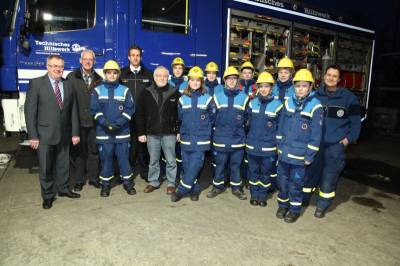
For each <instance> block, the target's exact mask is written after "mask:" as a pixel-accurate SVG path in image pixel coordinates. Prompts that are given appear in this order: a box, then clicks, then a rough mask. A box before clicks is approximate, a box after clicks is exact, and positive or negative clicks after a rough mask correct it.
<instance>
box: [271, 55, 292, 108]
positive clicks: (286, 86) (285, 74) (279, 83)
mask: <svg viewBox="0 0 400 266" xmlns="http://www.w3.org/2000/svg"><path fill="white" fill-rule="evenodd" d="M293 73H294V65H293V61H292V60H291V59H290V58H289V57H287V56H285V57H284V58H282V59H281V60H279V62H278V78H277V80H276V83H275V85H274V87H273V88H272V94H273V95H274V96H275V98H277V99H280V100H281V101H282V102H284V101H285V100H287V99H288V98H290V97H292V96H293V95H294V94H295V93H294V86H293V79H292V75H293Z"/></svg>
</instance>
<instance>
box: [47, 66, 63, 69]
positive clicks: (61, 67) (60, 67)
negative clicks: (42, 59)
mask: <svg viewBox="0 0 400 266" xmlns="http://www.w3.org/2000/svg"><path fill="white" fill-rule="evenodd" d="M47 66H48V67H50V68H59V69H64V66H59V65H47Z"/></svg>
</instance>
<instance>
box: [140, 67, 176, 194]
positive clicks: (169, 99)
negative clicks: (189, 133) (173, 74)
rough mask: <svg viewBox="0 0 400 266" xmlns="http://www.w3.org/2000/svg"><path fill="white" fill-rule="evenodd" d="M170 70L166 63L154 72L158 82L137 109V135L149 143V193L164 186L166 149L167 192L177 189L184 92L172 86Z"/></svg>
mask: <svg viewBox="0 0 400 266" xmlns="http://www.w3.org/2000/svg"><path fill="white" fill-rule="evenodd" d="M168 76H169V72H168V69H166V68H165V67H163V66H159V67H157V68H156V69H155V71H154V83H153V84H152V85H150V86H149V87H147V88H146V89H145V90H144V91H143V92H142V93H141V94H140V96H139V100H138V102H139V103H140V105H138V109H137V114H136V116H137V119H136V123H137V134H138V136H139V137H138V140H139V141H140V142H141V143H146V142H147V149H148V151H149V153H150V164H149V176H148V181H149V183H150V184H149V185H147V186H146V188H145V189H144V192H145V193H150V192H153V191H154V190H155V189H157V188H159V187H160V181H159V179H158V178H159V175H160V164H159V160H160V153H161V149H162V151H163V152H164V155H165V159H166V161H167V167H166V174H167V181H168V184H167V194H169V195H170V194H172V193H174V192H175V178H176V155H175V145H176V141H177V140H178V139H179V135H177V132H178V127H177V120H178V119H177V116H178V114H177V104H178V101H179V97H180V93H179V92H178V91H177V90H176V89H175V88H174V87H172V86H170V85H168Z"/></svg>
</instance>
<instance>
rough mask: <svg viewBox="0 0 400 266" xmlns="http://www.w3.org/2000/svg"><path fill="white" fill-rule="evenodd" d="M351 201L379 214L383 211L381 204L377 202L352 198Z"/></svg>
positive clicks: (365, 198)
mask: <svg viewBox="0 0 400 266" xmlns="http://www.w3.org/2000/svg"><path fill="white" fill-rule="evenodd" d="M351 200H352V201H353V202H355V203H357V204H359V205H362V206H365V207H371V208H372V209H373V210H374V211H376V212H381V210H384V209H385V207H383V204H382V203H381V202H379V201H377V200H374V199H371V198H367V197H352V198H351Z"/></svg>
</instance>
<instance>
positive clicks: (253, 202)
mask: <svg viewBox="0 0 400 266" xmlns="http://www.w3.org/2000/svg"><path fill="white" fill-rule="evenodd" d="M250 205H253V206H257V205H258V200H255V199H251V200H250Z"/></svg>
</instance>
